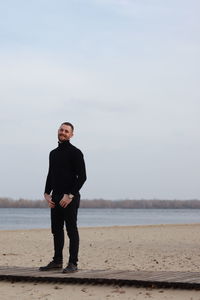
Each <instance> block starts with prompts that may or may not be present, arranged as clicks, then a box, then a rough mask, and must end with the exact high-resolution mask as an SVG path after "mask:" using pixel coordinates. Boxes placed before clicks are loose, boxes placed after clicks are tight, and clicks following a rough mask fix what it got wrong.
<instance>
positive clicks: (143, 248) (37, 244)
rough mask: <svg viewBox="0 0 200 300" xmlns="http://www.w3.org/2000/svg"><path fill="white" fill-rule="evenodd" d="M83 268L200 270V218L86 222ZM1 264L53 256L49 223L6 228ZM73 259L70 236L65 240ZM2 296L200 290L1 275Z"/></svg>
mask: <svg viewBox="0 0 200 300" xmlns="http://www.w3.org/2000/svg"><path fill="white" fill-rule="evenodd" d="M80 239H81V241H80V256H79V268H81V269H114V270H148V271H149V270H158V271H160V270H166V271H167V270H171V271H200V224H193V225H191V224H189V225H155V226H129V227H118V226H115V227H101V228H98V227H97V228H80ZM0 241H1V247H0V265H4V266H5V265H7V266H29V267H39V266H42V265H45V264H46V263H48V262H49V261H50V260H51V258H52V256H53V244H52V236H51V232H50V230H48V229H35V230H16V231H0ZM64 253H65V263H67V259H68V239H67V238H66V244H65V251H64ZM0 299H5V300H7V299H19V300H23V299H46V300H50V299H55V300H57V299H58V300H59V299H62V300H68V299H70V300H75V299H76V300H79V299H91V300H92V299H101V300H102V299H125V300H126V299H131V300H133V299H135V300H139V299H160V300H162V299H177V300H178V299H190V300H197V299H198V300H200V291H186V290H169V289H146V288H134V287H121V288H119V287H116V286H90V285H71V284H70V285H67V284H53V283H52V284H50V283H49V284H47V283H45V284H42V283H37V284H36V283H25V282H24V283H22V282H19V283H10V282H1V281H0Z"/></svg>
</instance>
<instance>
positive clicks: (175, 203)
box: [0, 198, 200, 209]
mask: <svg viewBox="0 0 200 300" xmlns="http://www.w3.org/2000/svg"><path fill="white" fill-rule="evenodd" d="M9 207H13V208H47V207H48V205H47V202H46V201H45V200H27V199H18V200H13V199H11V198H0V208H9ZM80 207H81V208H135V209H142V208H148V209H155V208H162V209H164V208H166V209H167V208H171V209H173V208H176V209H178V208H192V209H195V208H200V200H198V199H191V200H160V199H150V200H146V199H140V200H104V199H94V200H81V204H80Z"/></svg>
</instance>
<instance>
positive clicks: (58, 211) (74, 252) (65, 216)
mask: <svg viewBox="0 0 200 300" xmlns="http://www.w3.org/2000/svg"><path fill="white" fill-rule="evenodd" d="M62 197H63V194H61V195H55V194H53V195H52V200H53V201H54V202H55V203H56V206H55V208H51V231H52V234H53V240H54V257H53V259H54V261H55V262H58V263H60V262H62V261H63V247H64V223H65V226H66V230H67V235H68V237H69V262H71V263H73V264H75V265H76V264H77V262H78V250H79V233H78V228H77V213H78V208H79V204H80V195H76V196H75V197H74V198H73V200H72V202H71V203H70V204H69V205H68V206H67V207H66V208H63V207H61V206H60V204H59V201H60V200H61V199H62Z"/></svg>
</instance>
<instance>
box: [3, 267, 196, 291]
mask: <svg viewBox="0 0 200 300" xmlns="http://www.w3.org/2000/svg"><path fill="white" fill-rule="evenodd" d="M0 280H9V281H34V282H35V281H37V282H60V283H88V284H112V285H113V284H115V285H120V286H122V285H129V286H140V287H154V288H178V289H198V290H199V289H200V272H173V271H122V270H119V271H117V270H79V271H78V272H76V273H72V274H63V273H62V272H61V271H47V272H40V271H39V270H38V269H37V268H22V267H7V266H0Z"/></svg>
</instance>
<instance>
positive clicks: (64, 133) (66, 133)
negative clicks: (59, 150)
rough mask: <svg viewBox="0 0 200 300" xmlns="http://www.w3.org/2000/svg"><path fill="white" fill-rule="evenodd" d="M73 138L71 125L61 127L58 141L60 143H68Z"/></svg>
mask: <svg viewBox="0 0 200 300" xmlns="http://www.w3.org/2000/svg"><path fill="white" fill-rule="evenodd" d="M72 136H73V130H72V128H71V126H69V125H65V124H63V125H61V126H60V128H59V129H58V140H59V141H60V142H64V141H68V140H69V139H70V138H71V137H72Z"/></svg>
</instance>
